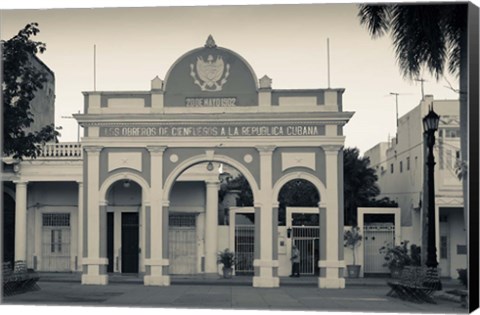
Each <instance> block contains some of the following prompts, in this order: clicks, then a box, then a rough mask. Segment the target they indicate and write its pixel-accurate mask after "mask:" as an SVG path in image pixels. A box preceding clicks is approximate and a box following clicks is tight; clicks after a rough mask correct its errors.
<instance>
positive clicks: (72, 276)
mask: <svg viewBox="0 0 480 315" xmlns="http://www.w3.org/2000/svg"><path fill="white" fill-rule="evenodd" d="M39 275H40V281H42V282H71V283H80V282H81V274H80V273H57V272H51V273H50V272H39ZM390 280H391V279H390V278H357V279H352V278H346V279H345V286H346V287H351V286H383V287H386V286H387V281H390ZM108 281H109V283H138V284H143V277H141V276H138V275H122V274H109V277H108ZM170 281H171V284H172V285H176V284H184V285H187V284H188V285H243V286H251V285H252V277H251V276H233V277H232V278H231V279H224V278H222V277H221V276H220V275H218V276H217V275H191V276H171V278H170ZM284 285H285V286H292V285H293V286H307V287H312V286H313V287H316V286H317V285H318V277H315V276H305V277H299V278H290V277H280V286H284ZM442 285H443V287H444V290H445V289H460V288H462V286H461V284H460V282H459V280H457V279H442Z"/></svg>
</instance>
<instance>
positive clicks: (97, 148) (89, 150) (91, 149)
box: [83, 145, 103, 155]
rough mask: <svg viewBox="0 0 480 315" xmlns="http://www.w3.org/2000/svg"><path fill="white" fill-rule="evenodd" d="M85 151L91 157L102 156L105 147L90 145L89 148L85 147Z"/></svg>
mask: <svg viewBox="0 0 480 315" xmlns="http://www.w3.org/2000/svg"><path fill="white" fill-rule="evenodd" d="M83 149H84V150H85V152H87V153H88V154H89V155H94V154H100V151H102V149H103V146H98V145H88V146H83Z"/></svg>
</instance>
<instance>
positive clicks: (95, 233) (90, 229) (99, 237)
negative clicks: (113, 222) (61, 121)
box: [82, 146, 108, 285]
mask: <svg viewBox="0 0 480 315" xmlns="http://www.w3.org/2000/svg"><path fill="white" fill-rule="evenodd" d="M84 150H85V152H86V158H87V163H88V170H87V180H88V186H87V209H86V211H85V212H86V213H87V219H86V222H87V227H86V231H87V233H88V237H87V238H86V239H87V242H88V246H87V253H86V257H85V258H83V261H82V264H83V265H84V266H86V268H84V273H83V275H82V284H93V285H106V284H108V275H107V272H106V269H107V265H108V259H107V258H106V219H105V220H104V217H106V215H104V213H103V212H105V211H106V209H105V208H106V207H105V205H101V204H100V196H99V195H98V193H99V190H100V180H99V174H100V152H101V151H102V147H101V146H85V147H84ZM102 198H103V196H102ZM104 221H105V222H104ZM102 223H105V226H102ZM103 234H105V235H103ZM104 238H105V240H104ZM104 242H105V244H103V243H104ZM103 247H105V250H104V252H103ZM85 269H86V270H85Z"/></svg>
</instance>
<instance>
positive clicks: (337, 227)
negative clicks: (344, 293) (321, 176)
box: [318, 145, 345, 289]
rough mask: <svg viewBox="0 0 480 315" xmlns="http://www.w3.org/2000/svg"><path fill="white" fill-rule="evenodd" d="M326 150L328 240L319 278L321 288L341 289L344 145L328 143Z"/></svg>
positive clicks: (319, 264) (319, 263) (342, 268)
mask: <svg viewBox="0 0 480 315" xmlns="http://www.w3.org/2000/svg"><path fill="white" fill-rule="evenodd" d="M322 148H323V149H324V151H325V159H326V187H327V196H326V199H327V200H326V203H325V206H326V211H325V220H326V230H327V231H326V238H327V240H328V242H327V246H326V259H325V260H320V261H319V262H318V266H319V267H320V270H321V271H320V277H319V278H318V287H319V288H332V289H334V288H335V289H340V288H344V287H345V279H343V270H344V268H345V263H344V261H343V259H342V258H341V257H343V256H342V254H341V252H340V250H342V249H343V246H342V245H343V238H342V237H341V235H342V234H343V222H340V219H341V218H342V214H341V213H340V211H343V209H340V205H339V194H343V191H340V189H339V186H340V185H339V183H340V181H341V180H342V179H340V178H339V171H338V167H340V165H339V162H338V161H339V151H340V150H341V149H342V146H339V145H327V146H323V147H322Z"/></svg>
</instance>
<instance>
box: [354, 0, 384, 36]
mask: <svg viewBox="0 0 480 315" xmlns="http://www.w3.org/2000/svg"><path fill="white" fill-rule="evenodd" d="M391 7H392V6H391V5H368V4H361V5H359V13H358V17H359V18H360V24H362V25H365V26H366V27H367V29H368V31H369V32H370V34H371V35H372V37H374V38H377V37H381V36H383V35H385V33H386V32H387V31H388V29H389V28H390V17H389V14H390V9H391Z"/></svg>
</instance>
